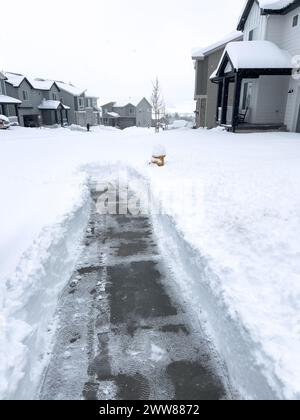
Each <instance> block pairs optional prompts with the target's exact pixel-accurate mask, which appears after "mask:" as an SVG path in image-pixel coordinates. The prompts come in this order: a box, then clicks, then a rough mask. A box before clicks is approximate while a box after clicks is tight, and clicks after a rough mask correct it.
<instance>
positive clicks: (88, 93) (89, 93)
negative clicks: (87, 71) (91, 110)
mask: <svg viewBox="0 0 300 420" xmlns="http://www.w3.org/2000/svg"><path fill="white" fill-rule="evenodd" d="M85 97H86V98H93V99H98V98H99V96H97V95H95V94H94V93H93V92H91V91H89V90H86V91H85Z"/></svg>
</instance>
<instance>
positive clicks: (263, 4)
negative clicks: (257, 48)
mask: <svg viewBox="0 0 300 420" xmlns="http://www.w3.org/2000/svg"><path fill="white" fill-rule="evenodd" d="M254 3H257V4H258V6H259V7H260V9H261V14H262V15H272V14H276V15H278V14H279V15H285V14H287V13H289V12H290V11H292V10H293V9H295V8H296V7H298V6H300V0H246V2H245V5H244V7H243V11H242V14H241V17H240V18H239V23H238V27H237V29H238V31H243V30H244V28H245V23H246V21H247V19H248V16H249V14H250V12H251V9H252V7H253V5H254Z"/></svg>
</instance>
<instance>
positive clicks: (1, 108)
mask: <svg viewBox="0 0 300 420" xmlns="http://www.w3.org/2000/svg"><path fill="white" fill-rule="evenodd" d="M21 103H22V102H21V101H19V100H18V99H16V98H12V97H11V96H6V95H0V114H1V115H5V116H6V117H8V118H9V117H17V119H18V122H19V123H20V118H19V106H20V105H21ZM11 108H13V109H14V114H15V115H11Z"/></svg>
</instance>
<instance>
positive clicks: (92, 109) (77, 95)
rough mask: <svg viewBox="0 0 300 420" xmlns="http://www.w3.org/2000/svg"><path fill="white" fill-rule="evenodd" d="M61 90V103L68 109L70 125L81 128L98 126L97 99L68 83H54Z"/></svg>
mask: <svg viewBox="0 0 300 420" xmlns="http://www.w3.org/2000/svg"><path fill="white" fill-rule="evenodd" d="M56 83H57V85H58V87H59V88H60V90H61V98H62V99H61V100H62V102H63V103H64V104H65V105H66V106H68V107H70V123H71V124H77V125H81V126H86V125H87V124H90V125H99V124H100V122H101V118H100V109H99V108H98V99H99V98H98V97H97V96H95V95H92V94H89V93H88V92H87V91H86V90H82V89H79V88H77V87H76V86H74V85H72V84H70V83H64V82H56Z"/></svg>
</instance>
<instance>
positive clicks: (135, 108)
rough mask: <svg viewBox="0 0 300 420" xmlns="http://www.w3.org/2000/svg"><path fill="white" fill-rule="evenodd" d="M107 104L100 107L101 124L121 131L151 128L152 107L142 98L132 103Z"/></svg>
mask: <svg viewBox="0 0 300 420" xmlns="http://www.w3.org/2000/svg"><path fill="white" fill-rule="evenodd" d="M132 102H133V101H131V102H127V103H126V102H125V103H117V102H109V103H107V104H105V105H103V106H102V120H103V124H104V125H107V126H111V127H117V128H120V129H121V130H123V129H125V128H128V127H135V126H138V127H151V120H152V106H151V105H150V103H149V102H148V101H147V99H146V98H143V99H142V100H141V101H135V102H134V103H135V104H134V103H132Z"/></svg>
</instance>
